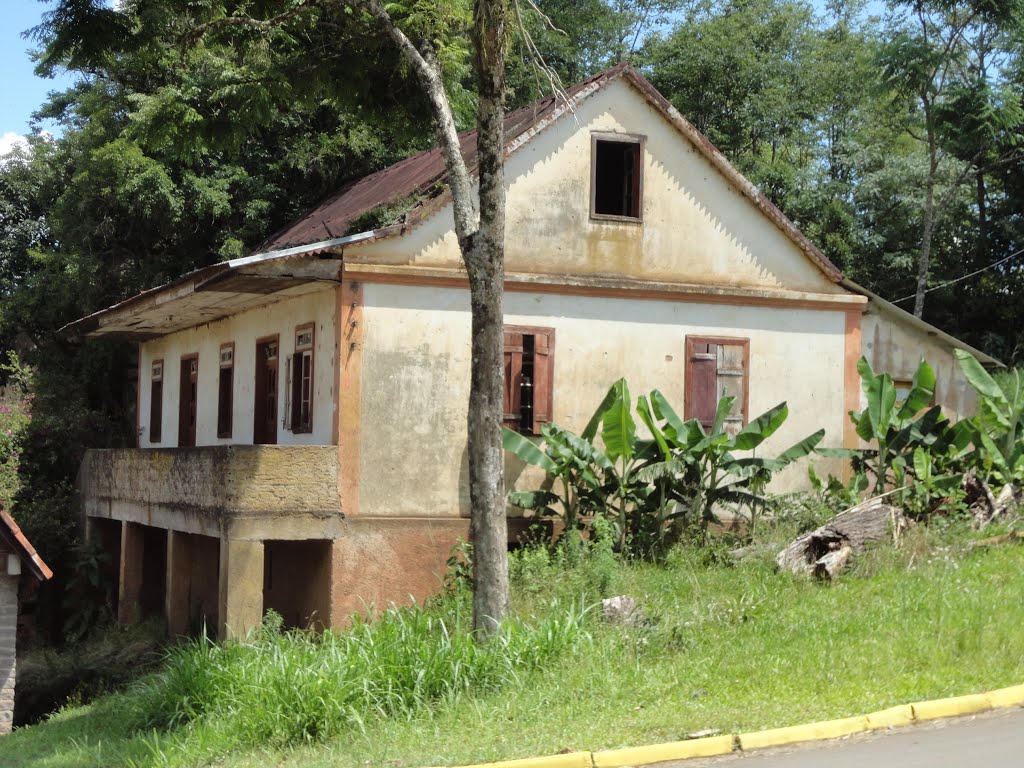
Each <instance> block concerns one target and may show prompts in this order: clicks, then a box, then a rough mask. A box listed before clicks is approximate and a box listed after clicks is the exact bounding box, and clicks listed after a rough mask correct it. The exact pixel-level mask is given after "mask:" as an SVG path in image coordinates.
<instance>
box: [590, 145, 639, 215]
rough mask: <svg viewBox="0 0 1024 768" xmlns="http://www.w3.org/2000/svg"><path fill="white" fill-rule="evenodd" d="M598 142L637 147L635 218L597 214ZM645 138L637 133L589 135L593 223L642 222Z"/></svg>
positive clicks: (591, 213)
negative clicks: (637, 175) (637, 170)
mask: <svg viewBox="0 0 1024 768" xmlns="http://www.w3.org/2000/svg"><path fill="white" fill-rule="evenodd" d="M600 142H609V143H614V144H633V145H636V146H637V168H638V169H639V178H638V179H637V183H636V197H637V202H636V211H637V215H636V216H623V215H619V214H613V213H598V212H597V210H596V209H597V145H598V143H600ZM646 148H647V137H646V136H644V135H643V134H639V133H613V132H610V131H595V132H593V133H591V134H590V218H591V219H593V220H595V221H616V222H622V223H626V224H642V223H643V220H644V165H645V162H644V160H645V158H646Z"/></svg>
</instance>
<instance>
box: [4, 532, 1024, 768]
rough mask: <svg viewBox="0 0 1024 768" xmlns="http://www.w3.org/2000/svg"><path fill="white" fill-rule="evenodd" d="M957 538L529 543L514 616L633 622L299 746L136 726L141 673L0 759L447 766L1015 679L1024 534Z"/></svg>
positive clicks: (189, 727) (210, 728) (742, 724)
mask: <svg viewBox="0 0 1024 768" xmlns="http://www.w3.org/2000/svg"><path fill="white" fill-rule="evenodd" d="M968 538H969V535H968V534H965V533H964V532H962V531H960V532H958V531H954V530H946V531H944V532H943V531H941V530H939V531H936V530H931V531H925V530H923V529H919V530H916V531H911V533H910V534H909V535H908V537H907V539H906V541H905V543H904V546H903V548H902V549H901V550H899V551H897V552H893V551H891V550H890V549H889V548H887V547H885V548H879V550H877V551H875V552H872V553H869V554H868V555H867V556H865V557H863V558H861V559H860V561H859V562H858V564H857V566H856V569H855V570H854V571H853V572H851V573H849V574H846V575H844V576H843V577H842V578H841V579H840V580H839V581H838V582H836V583H834V584H831V585H830V584H820V583H815V582H811V581H808V580H806V579H802V578H795V577H791V576H788V575H785V574H780V573H777V572H775V570H774V568H773V565H772V561H771V557H770V554H769V553H768V552H766V553H765V555H764V556H754V557H751V558H749V559H747V560H745V561H743V562H741V563H739V564H737V565H735V566H726V565H705V564H703V563H702V560H703V559H704V558H703V557H702V555H701V554H700V553H697V552H693V551H683V552H681V553H679V554H677V555H674V556H673V557H672V558H671V559H670V561H669V562H668V563H667V564H666V565H664V566H653V565H632V566H621V565H618V564H615V563H613V562H611V561H610V560H609V559H608V556H605V557H603V558H602V557H597V556H595V557H591V558H589V559H587V560H586V561H585V562H584V563H583V564H582V565H581V566H578V567H576V568H572V569H568V570H566V569H564V568H563V567H561V566H558V565H553V564H550V563H548V562H547V561H546V559H545V557H544V556H543V555H539V554H534V555H528V556H526V557H525V558H522V559H520V560H519V561H518V562H517V563H516V568H515V576H516V578H515V580H514V581H515V584H516V588H515V593H514V596H513V602H514V606H515V610H516V612H517V614H518V615H519V616H521V617H525V619H524V620H525V623H526V624H530V623H531V622H534V623H538V622H540V621H541V620H542V619H543V617H544V616H550V615H551V614H552V612H554V613H555V614H557V612H559V611H564V610H565V606H566V605H570V604H573V602H574V601H576V602H578V601H579V600H580V599H581V598H582V599H583V600H584V601H587V602H591V603H592V602H594V601H595V600H596V599H597V598H598V597H600V596H601V593H605V594H620V593H625V594H630V595H633V596H635V597H637V598H638V600H639V601H640V604H641V606H642V608H643V611H644V613H645V615H646V617H647V618H648V622H647V625H646V626H642V627H633V628H627V627H616V626H608V625H606V624H604V623H603V622H602V621H601V620H600V619H599V617H598V616H597V613H596V612H591V614H590V615H589V617H588V618H587V619H585V620H584V621H583V623H582V625H581V627H580V632H579V634H578V637H576V639H575V640H574V641H573V644H572V646H571V648H569V650H564V651H562V652H560V653H558V654H555V655H552V656H551V657H550V658H546V659H544V660H543V661H542V662H540V663H538V664H536V665H533V666H531V665H529V664H523V665H521V666H520V667H517V668H513V669H511V670H510V671H509V672H508V673H507V675H506V677H505V678H504V679H503V681H502V682H501V683H500V684H498V685H488V686H482V690H479V689H477V688H475V687H472V686H470V687H468V688H467V689H465V690H463V691H461V692H454V693H450V694H446V695H442V696H440V697H437V698H434V699H430V700H425V701H423V702H421V703H418V704H417V705H415V706H410V707H407V708H405V709H403V710H402V711H401V712H398V713H397V714H396V713H394V712H392V713H391V714H389V716H387V717H384V716H381V715H379V714H374V713H373V711H372V708H371V710H367V711H363V712H361V713H358V714H353V715H352V716H351V717H350V718H349V719H348V720H347V721H346V724H345V725H343V726H342V727H340V728H336V729H334V730H333V731H329V734H328V737H327V738H326V739H325V740H324V741H318V742H316V743H310V744H302V743H297V744H296V743H294V742H292V743H285V744H283V745H278V746H273V747H271V746H268V744H271V743H274V741H273V739H271V740H269V741H268V742H266V743H260V742H258V741H254V740H253V739H245V738H242V737H240V736H239V730H238V724H239V723H241V722H245V721H244V720H242V719H240V718H244V717H249V716H254V715H253V713H252V712H238V711H232V709H231V705H230V704H222V705H218V706H219V707H220V708H217V707H211V708H210V709H209V711H207V713H206V714H205V715H203V716H200V717H197V718H195V719H192V720H191V722H188V723H186V724H183V725H179V726H177V727H171V728H165V729H164V730H162V731H160V732H156V731H143V732H138V731H133V730H132V723H133V722H134V720H133V717H134V713H136V712H137V711H138V710H140V709H145V708H146V707H151V706H152V699H151V698H149V699H147V698H146V696H147V695H149V696H150V697H151V696H152V690H153V689H152V688H151V689H150V692H149V694H146V693H145V692H143V691H141V689H140V688H139V687H138V686H136V687H135V688H132V689H129V691H128V692H126V693H122V694H116V695H112V696H108V697H106V698H103V699H100V700H98V701H97V702H95V703H93V704H91V705H89V706H85V707H67V708H65V709H64V710H62V711H61V712H59V713H58V714H56V715H54V716H53V717H51V718H50V719H49V721H47V722H45V723H42V724H40V725H37V726H33V727H29V728H23V729H20V730H18V731H16V732H15V733H14V734H12V735H11V736H8V737H5V738H3V739H0V765H3V766H9V767H10V768H30V767H31V768H58V767H61V768H64V767H67V768H71V767H72V766H75V768H78V767H80V766H111V765H133V766H135V765H137V766H150V765H223V766H233V767H237V768H241V766H252V765H255V764H259V765H264V766H278V765H280V766H295V768H298V767H299V766H303V768H312V767H313V766H325V767H326V766H339V767H340V766H366V765H386V766H389V768H395V767H401V766H422V765H458V764H466V763H474V762H483V761H490V760H500V759H511V758H517V757H527V756H531V755H538V754H551V753H555V752H558V751H560V750H563V749H589V750H597V749H605V748H615V747H622V746H629V745H638V744H646V743H655V742H662V741H672V740H676V739H680V738H683V737H685V736H686V734H688V733H690V732H693V731H697V730H701V729H705V728H719V729H721V730H722V731H723V732H738V731H745V730H757V729H762V728H770V727H776V726H784V725H791V724H796V723H800V722H806V721H810V720H823V719H830V718H837V717H843V716H847V715H853V714H858V713H863V712H868V711H872V710H877V709H882V708H885V707H888V706H891V705H895V704H899V703H904V702H909V701H914V700H920V699H928V698H936V697H943V696H952V695H959V694H966V693H974V692H979V691H985V690H990V689H993V688H999V687H1003V686H1008V685H1014V684H1018V683H1024V600H1022V599H1021V596H1022V595H1024V547H1022V546H1020V545H1007V546H1003V547H996V548H993V549H988V550H970V549H969V547H968V546H967V540H968ZM451 602H452V601H450V603H451ZM552 605H554V607H551V606H552ZM559 606H561V607H559ZM436 610H437V611H439V612H441V613H442V614H443V613H444V612H445V611H451V610H453V609H452V607H451V605H450V604H449V605H442V606H438V607H436ZM531 617H533V618H531ZM296 679H298V678H296ZM304 684H305V683H304ZM320 690H323V689H322V688H321V689H320ZM266 695H271V694H270V693H269V692H267V693H266ZM256 709H258V707H256ZM328 730H329V729H328Z"/></svg>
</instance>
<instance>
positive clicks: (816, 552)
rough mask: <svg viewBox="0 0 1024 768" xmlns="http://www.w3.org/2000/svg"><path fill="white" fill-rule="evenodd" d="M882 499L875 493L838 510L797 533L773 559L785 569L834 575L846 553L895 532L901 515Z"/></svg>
mask: <svg viewBox="0 0 1024 768" xmlns="http://www.w3.org/2000/svg"><path fill="white" fill-rule="evenodd" d="M885 499H886V495H882V496H875V497H874V498H871V499H868V500H867V501H864V502H861V503H860V504H858V505H857V506H855V507H851V508H850V509H848V510H846V511H845V512H841V513H839V514H838V515H836V516H835V517H834V518H832V519H831V520H830V521H829V522H827V523H825V525H823V526H821V527H820V528H817V529H815V530H813V531H810V532H809V533H805V534H803V535H801V536H798V537H797V538H796V539H794V540H793V541H792V542H791V543H790V545H789V546H788V547H786V548H785V549H784V550H782V551H781V552H780V553H779V555H778V557H776V559H775V562H776V563H777V564H778V566H779V568H780V569H781V570H784V571H791V572H792V573H798V574H808V575H813V576H817V577H818V578H833V577H835V575H836V574H837V573H838V572H839V571H840V570H841V569H842V568H843V566H844V565H845V564H846V561H847V559H848V558H849V556H850V555H851V554H855V553H857V552H861V551H863V549H864V546H865V545H866V544H867V543H868V542H872V541H878V540H880V539H883V538H885V537H886V536H888V535H890V534H892V535H894V536H895V535H897V534H898V532H899V529H900V527H901V526H902V525H903V517H902V515H901V514H900V513H899V511H898V510H897V509H896V508H895V507H892V506H890V505H888V504H886V503H885ZM843 550H846V551H845V552H844V551H843Z"/></svg>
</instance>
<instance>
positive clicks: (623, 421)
mask: <svg viewBox="0 0 1024 768" xmlns="http://www.w3.org/2000/svg"><path fill="white" fill-rule="evenodd" d="M734 402H735V398H732V397H724V398H722V400H721V401H720V402H719V404H718V409H717V412H716V416H715V420H714V424H713V425H712V428H711V430H710V432H707V431H705V429H704V428H703V426H702V425H701V424H700V423H699V422H698V421H697V420H696V419H691V420H689V421H686V422H683V421H682V419H680V418H679V416H678V415H677V414H676V412H675V411H674V410H673V408H672V406H671V405H669V403H668V401H667V400H666V399H665V397H664V395H662V394H661V392H659V391H658V390H654V391H652V392H651V393H650V396H649V397H648V396H647V395H641V396H640V397H639V398H637V402H636V413H637V415H638V416H639V417H640V420H641V421H642V423H643V425H644V427H645V428H646V430H647V431H648V433H649V434H650V437H642V436H641V435H640V433H639V432H638V430H637V424H636V422H635V421H634V419H633V416H632V399H631V396H630V393H629V387H628V385H627V384H626V381H625V379H620V380H618V381H616V382H615V383H614V384H612V386H611V388H610V389H609V390H608V393H607V395H605V398H604V400H603V401H602V402H601V404H600V405H599V406H598V408H597V410H596V411H595V412H594V414H593V416H592V417H591V418H590V421H589V422H588V424H587V426H586V427H585V428H584V429H583V433H582V435H580V436H577V435H574V434H573V433H571V432H569V431H568V430H565V429H563V428H560V427H556V426H554V425H549V426H546V427H544V428H542V431H541V436H542V444H543V450H541V448H540V446H538V445H536V444H535V443H533V442H532V441H531V440H529V439H527V438H525V437H523V436H522V435H520V434H518V433H516V432H513V431H511V430H509V429H505V430H504V445H505V448H506V450H508V451H511V452H512V453H514V454H515V455H516V456H518V457H519V458H520V459H522V460H523V461H524V462H526V463H528V464H533V465H535V466H538V467H540V468H541V469H543V470H544V471H545V472H547V473H548V475H549V477H550V478H551V480H552V482H553V483H555V482H557V483H558V484H559V485H560V490H561V493H558V492H556V491H553V490H542V491H531V492H514V493H512V494H510V495H509V501H510V503H512V504H515V505H517V506H520V507H523V508H525V509H532V510H536V511H539V512H540V513H541V514H543V515H548V516H551V515H560V516H562V517H563V519H564V521H565V525H566V529H567V530H568V531H575V530H576V528H578V527H579V526H580V525H581V523H582V522H584V521H586V520H588V519H590V518H603V519H604V520H606V521H607V522H608V523H609V524H610V525H611V526H612V530H613V533H614V540H615V542H616V545H617V548H618V550H619V551H620V552H621V553H622V554H627V555H629V556H632V557H641V558H652V559H659V558H662V557H664V555H665V554H666V553H667V551H668V549H669V548H670V547H671V546H672V545H673V544H674V543H675V542H676V541H677V540H678V539H679V537H680V536H681V535H682V534H683V533H684V532H686V531H687V530H693V529H696V530H697V531H698V532H699V535H700V536H701V537H703V536H704V534H705V533H706V531H707V527H708V525H709V524H710V523H711V522H712V521H715V520H716V519H717V518H716V512H715V510H716V508H718V507H720V506H721V505H724V504H729V505H734V506H735V507H737V508H740V509H746V510H748V514H749V515H750V519H751V524H752V526H753V525H754V524H755V522H756V510H757V509H758V507H759V505H762V504H763V503H764V498H763V492H764V488H765V487H766V486H767V484H768V483H769V482H770V480H771V478H772V476H773V475H774V473H776V472H778V471H779V470H781V469H783V468H784V467H786V466H787V465H789V464H791V463H792V462H794V461H797V460H799V459H801V458H803V457H805V456H807V455H809V454H810V453H811V452H812V451H813V450H814V447H815V446H816V445H817V444H818V443H819V442H820V441H821V439H822V437H823V436H824V434H825V433H824V430H819V431H818V432H816V433H814V434H813V435H809V436H808V437H806V438H804V439H803V440H800V441H799V442H797V443H796V444H794V445H793V446H791V447H790V448H788V449H787V450H785V451H783V452H782V453H780V454H779V455H778V456H777V457H775V458H771V459H769V458H762V457H754V456H737V455H736V454H738V453H746V452H750V451H753V450H754V449H756V448H757V447H758V446H760V445H761V443H763V442H764V441H765V440H767V439H768V438H769V437H771V436H772V435H773V434H774V433H775V432H776V430H778V428H779V427H780V426H781V425H782V423H783V422H784V421H785V420H786V417H787V416H788V414H789V410H788V408H787V407H786V404H785V403H780V404H779V405H777V406H776V407H775V408H772V409H770V410H769V411H766V412H765V413H763V414H761V415H760V416H758V417H756V418H754V419H752V420H751V421H750V422H749V423H748V424H747V425H746V426H744V427H743V428H742V429H741V430H739V431H738V432H737V433H736V434H735V435H729V434H728V433H727V432H726V431H725V420H726V417H727V416H728V414H729V413H730V412H731V411H732V408H733V404H734ZM598 430H600V435H601V443H600V445H598V443H596V442H595V440H596V438H597V435H598ZM574 535H575V534H574Z"/></svg>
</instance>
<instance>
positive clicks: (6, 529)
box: [0, 507, 53, 581]
mask: <svg viewBox="0 0 1024 768" xmlns="http://www.w3.org/2000/svg"><path fill="white" fill-rule="evenodd" d="M0 536H3V538H4V540H5V541H6V542H7V543H8V544H9V545H10V546H12V547H13V548H14V549H15V551H16V552H17V553H18V554H19V555H21V558H22V560H24V561H25V563H27V564H28V567H29V568H31V569H32V573H34V574H35V575H36V578H37V579H39V580H40V581H47V580H49V579H52V578H53V571H51V570H50V567H49V566H48V565H47V564H46V563H44V562H43V558H41V557H40V556H39V553H38V552H36V549H35V547H33V546H32V542H30V541H29V540H28V537H27V536H25V534H24V533H22V532H21V528H19V527H18V524H17V523H16V522H14V518H13V517H11V516H10V515H9V514H7V510H6V509H3V508H2V507H0Z"/></svg>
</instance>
